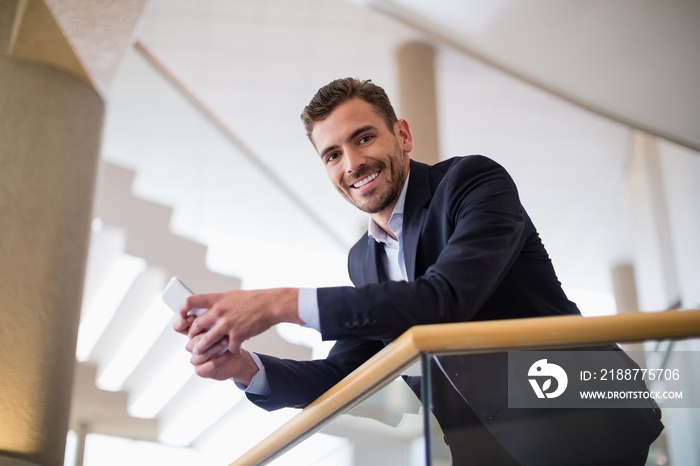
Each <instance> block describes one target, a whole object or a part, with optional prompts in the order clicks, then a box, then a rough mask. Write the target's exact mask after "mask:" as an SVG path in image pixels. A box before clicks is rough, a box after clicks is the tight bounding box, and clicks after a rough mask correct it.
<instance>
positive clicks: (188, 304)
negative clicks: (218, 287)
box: [180, 293, 219, 319]
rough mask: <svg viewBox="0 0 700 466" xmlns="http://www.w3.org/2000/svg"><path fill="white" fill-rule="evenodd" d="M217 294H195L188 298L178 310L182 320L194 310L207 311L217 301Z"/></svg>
mask: <svg viewBox="0 0 700 466" xmlns="http://www.w3.org/2000/svg"><path fill="white" fill-rule="evenodd" d="M218 297H219V294H217V293H215V294H196V295H193V296H190V297H188V298H187V300H186V301H185V305H184V306H183V307H182V308H181V309H180V317H182V318H183V319H184V318H185V317H187V316H188V315H190V314H191V313H192V311H194V310H195V309H209V308H210V307H212V306H213V305H214V303H215V302H216V300H217V299H218Z"/></svg>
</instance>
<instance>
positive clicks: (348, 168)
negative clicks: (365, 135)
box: [343, 149, 367, 173]
mask: <svg viewBox="0 0 700 466" xmlns="http://www.w3.org/2000/svg"><path fill="white" fill-rule="evenodd" d="M343 158H344V160H343V162H344V169H345V172H346V173H353V172H356V171H357V170H359V169H360V168H362V167H363V166H364V165H365V164H366V163H367V158H366V157H365V156H364V155H363V154H362V152H361V151H358V150H356V149H347V150H346V151H345V154H344V157H343Z"/></svg>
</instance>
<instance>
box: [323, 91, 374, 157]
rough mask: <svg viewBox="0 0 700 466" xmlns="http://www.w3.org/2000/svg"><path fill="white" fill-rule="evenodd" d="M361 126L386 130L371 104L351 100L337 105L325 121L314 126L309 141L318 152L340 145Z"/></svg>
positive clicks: (360, 100) (359, 100)
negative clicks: (330, 146) (327, 147)
mask: <svg viewBox="0 0 700 466" xmlns="http://www.w3.org/2000/svg"><path fill="white" fill-rule="evenodd" d="M363 126H374V127H377V128H381V129H386V123H385V122H384V120H383V119H382V117H380V116H379V114H378V113H377V111H376V109H375V108H374V107H373V106H372V105H371V104H369V103H367V102H365V101H364V100H362V99H357V98H356V99H351V100H348V101H347V102H343V103H342V104H340V105H338V107H336V108H335V109H334V110H333V111H332V112H331V113H330V114H329V115H328V117H326V119H325V120H321V121H317V122H316V123H315V124H314V127H313V130H312V131H311V140H312V141H313V143H314V145H315V146H316V149H317V150H319V151H320V150H322V149H323V148H324V147H326V146H328V145H333V144H340V142H342V140H344V139H345V138H347V137H348V136H349V135H350V134H352V132H353V131H355V130H356V129H357V128H360V127H363Z"/></svg>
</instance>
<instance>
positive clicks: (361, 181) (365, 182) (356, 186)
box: [352, 172, 379, 188]
mask: <svg viewBox="0 0 700 466" xmlns="http://www.w3.org/2000/svg"><path fill="white" fill-rule="evenodd" d="M378 176H379V172H377V173H373V174H371V175H369V176H368V177H367V178H362V179H361V180H360V181H358V182H357V183H355V184H354V185H352V186H353V188H361V187H363V186H364V185H366V184H367V183H369V182H370V181H372V180H373V179H375V178H376V177H378Z"/></svg>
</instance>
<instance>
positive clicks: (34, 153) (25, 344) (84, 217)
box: [0, 0, 105, 466]
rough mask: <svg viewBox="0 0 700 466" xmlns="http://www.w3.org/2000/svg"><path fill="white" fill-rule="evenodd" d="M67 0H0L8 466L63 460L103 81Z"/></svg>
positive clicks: (52, 465) (0, 399)
mask: <svg viewBox="0 0 700 466" xmlns="http://www.w3.org/2000/svg"><path fill="white" fill-rule="evenodd" d="M69 3H70V2H60V1H46V2H42V1H39V0H20V1H8V0H5V1H2V2H0V297H1V302H2V306H0V322H2V325H0V342H2V351H0V374H1V375H0V465H29V464H37V465H42V466H61V465H63V458H64V449H65V441H66V433H67V429H68V418H69V410H70V399H71V389H72V387H71V385H72V379H73V368H74V361H75V341H76V334H77V328H78V322H79V317H80V305H81V293H82V284H83V274H84V265H85V261H86V256H87V246H88V241H89V232H90V222H91V211H92V199H93V190H94V184H95V173H96V167H97V162H98V159H99V147H100V136H101V132H102V122H103V116H104V104H103V101H102V98H101V97H100V92H101V91H104V89H105V87H104V86H97V85H95V82H94V81H93V80H92V79H91V78H90V75H91V73H90V72H84V71H85V67H84V66H83V65H84V63H85V60H84V59H79V58H78V54H76V49H75V48H74V46H73V45H71V44H74V43H75V42H79V41H75V42H72V41H68V40H66V38H65V36H63V34H65V31H66V30H67V29H66V28H61V27H59V26H58V24H57V23H58V20H57V19H56V16H55V15H56V12H57V11H58V12H61V8H62V7H64V6H65V5H68V4H69ZM76 3H77V4H78V5H77V7H80V4H81V3H82V2H73V5H76ZM98 4H99V2H90V5H89V8H88V6H87V4H84V7H85V9H86V10H91V11H90V13H91V14H93V15H94V14H95V11H94V9H95V8H98V7H99V5H98ZM74 13H75V12H74V11H65V10H64V11H63V14H65V15H66V16H67V17H68V21H69V22H70V23H71V25H72V27H74V28H77V29H78V30H79V29H81V28H84V29H90V28H92V29H99V28H95V24H94V23H90V22H86V23H83V24H82V25H81V23H80V18H81V16H80V15H76V14H74ZM68 29H70V28H68ZM37 62H38V63H37ZM101 82H103V83H104V82H105V81H104V80H103V81H101Z"/></svg>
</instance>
